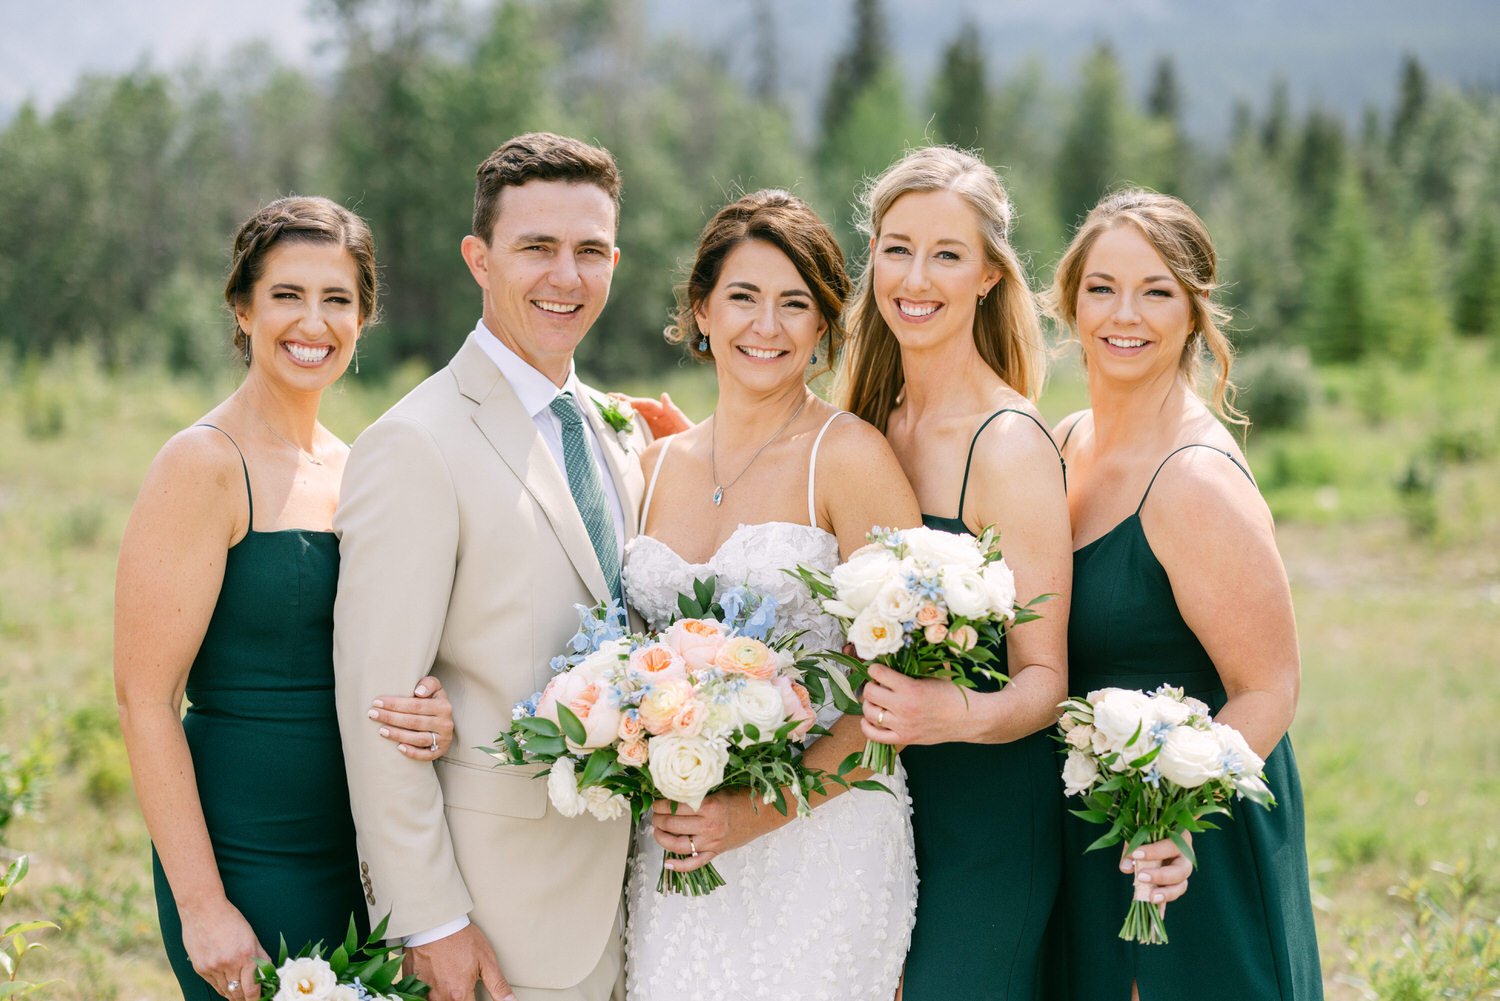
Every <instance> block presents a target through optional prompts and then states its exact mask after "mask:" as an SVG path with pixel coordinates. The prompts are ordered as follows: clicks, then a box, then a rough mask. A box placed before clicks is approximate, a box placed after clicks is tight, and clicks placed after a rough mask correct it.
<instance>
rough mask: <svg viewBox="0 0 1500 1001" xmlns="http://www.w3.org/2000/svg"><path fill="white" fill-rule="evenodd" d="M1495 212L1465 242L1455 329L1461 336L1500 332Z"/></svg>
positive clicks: (1484, 217)
mask: <svg viewBox="0 0 1500 1001" xmlns="http://www.w3.org/2000/svg"><path fill="white" fill-rule="evenodd" d="M1495 230H1496V227H1495V217H1494V214H1493V212H1487V213H1485V214H1484V215H1482V216H1480V218H1479V222H1478V224H1477V225H1476V226H1475V227H1474V231H1473V232H1472V233H1471V234H1470V235H1469V238H1468V239H1467V240H1466V241H1465V243H1464V248H1463V256H1462V257H1461V258H1460V261H1459V265H1458V277H1457V281H1456V282H1455V286H1454V301H1453V326H1454V329H1456V330H1457V331H1458V332H1459V333H1461V334H1469V335H1474V334H1496V333H1500V239H1497V234H1496V232H1495Z"/></svg>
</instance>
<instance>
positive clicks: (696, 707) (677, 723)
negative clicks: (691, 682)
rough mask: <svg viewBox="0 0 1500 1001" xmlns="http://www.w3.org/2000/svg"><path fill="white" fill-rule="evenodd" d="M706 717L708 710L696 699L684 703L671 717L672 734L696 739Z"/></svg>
mask: <svg viewBox="0 0 1500 1001" xmlns="http://www.w3.org/2000/svg"><path fill="white" fill-rule="evenodd" d="M707 716H708V710H707V709H706V708H705V707H704V705H703V703H701V702H699V701H698V700H697V699H694V700H693V701H692V702H688V703H685V704H684V705H683V706H682V707H681V708H680V709H678V710H677V713H676V715H674V716H673V717H672V733H673V734H674V735H675V736H678V737H696V736H698V734H700V733H702V732H703V723H704V720H705V719H706V718H707Z"/></svg>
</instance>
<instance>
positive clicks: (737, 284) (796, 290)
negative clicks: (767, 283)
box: [724, 282, 812, 299]
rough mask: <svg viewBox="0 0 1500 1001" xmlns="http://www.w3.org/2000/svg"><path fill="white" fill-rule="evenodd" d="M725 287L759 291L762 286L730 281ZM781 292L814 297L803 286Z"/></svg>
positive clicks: (806, 297)
mask: <svg viewBox="0 0 1500 1001" xmlns="http://www.w3.org/2000/svg"><path fill="white" fill-rule="evenodd" d="M724 287H725V288H742V289H744V290H745V291H747V292H759V291H760V286H759V285H753V284H751V283H750V282H730V283H729V284H728V285H726V286H724ZM781 294H782V295H799V296H802V297H803V298H804V299H811V298H812V293H811V292H809V291H807V289H803V288H789V289H787V290H786V291H784V292H782V293H781Z"/></svg>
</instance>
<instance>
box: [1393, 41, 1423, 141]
mask: <svg viewBox="0 0 1500 1001" xmlns="http://www.w3.org/2000/svg"><path fill="white" fill-rule="evenodd" d="M1426 109H1427V71H1426V70H1424V69H1422V64H1421V63H1419V62H1417V58H1416V56H1413V55H1411V54H1408V55H1407V56H1406V59H1405V60H1404V61H1403V62H1402V64H1401V99H1400V103H1398V104H1397V106H1396V115H1395V118H1394V119H1392V121H1391V155H1392V157H1393V158H1396V159H1400V157H1401V154H1402V153H1403V152H1405V150H1406V146H1407V144H1408V143H1409V142H1410V141H1411V138H1412V134H1413V133H1414V132H1415V130H1416V127H1417V123H1418V122H1419V121H1420V120H1421V118H1422V113H1423V112H1424V111H1425V110H1426Z"/></svg>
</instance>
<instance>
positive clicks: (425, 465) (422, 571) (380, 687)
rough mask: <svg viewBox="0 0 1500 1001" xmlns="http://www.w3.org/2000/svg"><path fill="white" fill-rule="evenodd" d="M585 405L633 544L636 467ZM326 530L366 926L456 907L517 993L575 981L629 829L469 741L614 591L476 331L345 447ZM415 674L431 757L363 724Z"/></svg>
mask: <svg viewBox="0 0 1500 1001" xmlns="http://www.w3.org/2000/svg"><path fill="white" fill-rule="evenodd" d="M582 409H583V410H584V412H585V415H586V419H588V420H590V421H591V422H592V423H593V425H594V432H595V434H596V435H597V436H598V437H599V440H600V443H601V445H602V446H603V451H604V453H605V456H606V458H607V460H608V466H609V469H608V470H607V473H608V474H609V475H611V476H613V477H614V481H615V486H616V489H617V491H618V493H619V497H620V503H621V506H622V507H623V508H624V514H625V525H626V532H627V538H628V537H629V536H631V535H634V534H635V531H636V516H637V511H638V510H639V507H640V498H641V491H642V482H641V473H640V467H639V465H638V463H637V460H636V457H635V456H634V455H632V454H630V453H629V452H627V451H626V450H625V449H624V448H623V447H622V446H621V445H620V442H619V441H618V439H617V436H616V434H615V432H614V431H613V430H612V429H611V428H609V427H608V425H606V424H605V423H604V422H603V421H602V419H601V418H600V417H599V414H598V413H597V412H596V410H595V408H593V407H590V406H587V405H585V406H583V407H582ZM637 423H639V422H637ZM334 528H335V530H336V531H337V532H338V533H339V537H340V543H339V552H340V557H341V566H340V573H339V590H338V600H337V602H336V604H335V606H334V672H335V677H336V681H337V697H338V707H339V709H338V712H339V727H340V730H341V732H342V733H343V743H344V761H345V765H346V767H347V769H348V773H349V792H350V801H351V803H352V805H353V808H354V822H355V827H356V829H357V832H358V840H359V856H360V871H361V874H362V875H363V877H364V880H365V899H366V903H367V904H368V905H369V910H370V916H371V920H372V921H376V920H379V919H380V918H381V917H383V916H384V915H385V914H386V913H387V912H389V913H390V924H389V926H388V927H387V935H388V936H390V937H392V938H395V937H399V936H404V935H410V934H413V933H416V932H420V931H425V930H427V929H431V928H436V927H438V926H439V925H442V924H444V923H446V922H448V921H451V920H453V919H455V918H458V917H460V916H462V915H464V914H468V915H469V916H470V918H471V920H473V921H474V923H476V924H477V925H478V926H479V927H480V929H481V930H482V931H483V932H484V934H485V936H486V937H487V938H488V939H489V941H490V943H491V944H492V945H493V946H494V947H495V951H496V953H497V954H498V956H499V960H500V968H501V970H502V972H504V974H505V976H506V977H507V978H509V980H510V981H511V983H512V984H514V985H516V986H518V987H519V986H526V987H540V988H552V989H557V988H565V987H570V986H572V985H574V984H577V983H578V982H579V981H580V980H582V979H583V978H584V977H585V976H587V975H588V974H589V972H590V971H591V970H593V969H594V966H595V964H596V963H597V962H598V961H599V959H600V957H601V956H602V955H603V953H604V951H605V949H606V948H613V947H614V943H613V941H612V931H611V930H612V927H613V924H614V921H615V917H616V914H617V912H618V908H619V902H620V890H621V885H622V882H623V877H624V869H625V857H626V851H627V847H628V844H629V833H630V831H629V819H628V818H626V819H622V820H618V821H613V822H609V823H604V822H600V821H598V820H595V819H594V818H592V817H589V816H584V817H578V818H574V819H568V818H564V817H561V816H559V815H558V813H557V811H556V810H554V809H553V808H552V806H551V804H550V803H549V802H548V799H547V789H546V782H545V779H536V778H533V777H531V776H533V775H534V774H535V772H536V771H537V769H536V768H535V767H528V768H519V769H518V768H496V767H493V763H494V760H495V759H493V758H491V757H490V756H489V755H487V754H484V753H483V752H482V751H480V750H479V749H478V748H479V747H480V746H484V745H488V744H490V743H491V742H492V741H493V740H494V739H495V737H496V736H497V735H498V734H499V733H500V732H501V731H502V730H504V729H506V728H507V727H509V726H510V722H511V708H512V706H514V705H515V703H517V702H519V701H521V700H523V699H525V698H527V697H529V696H530V695H531V694H532V693H534V692H536V691H538V690H539V689H541V688H542V687H543V686H544V685H545V684H546V682H547V681H548V679H549V678H550V677H551V671H550V669H549V666H548V664H549V661H550V660H551V658H552V657H553V656H555V655H557V654H559V653H562V652H563V651H564V647H565V645H566V643H567V640H568V639H569V638H570V637H571V636H572V635H573V634H574V632H576V631H577V626H578V615H577V612H576V611H575V610H574V607H573V606H574V605H575V604H583V605H592V604H594V603H596V602H598V601H600V600H602V599H604V598H605V597H607V596H608V590H607V587H606V584H605V581H604V574H603V571H602V570H601V569H600V568H599V562H598V559H597V558H596V557H595V555H594V550H593V547H592V545H591V544H590V542H589V537H588V532H587V531H586V529H585V528H584V525H583V520H582V518H581V517H580V516H579V514H578V510H577V508H576V507H575V506H574V503H573V498H572V495H571V494H570V493H569V491H568V483H567V479H566V476H565V475H564V474H563V472H562V471H561V470H559V469H558V467H557V463H556V461H555V460H554V459H553V457H552V454H551V453H550V452H549V451H548V449H547V445H546V443H545V442H544V441H543V440H542V437H541V435H540V434H539V433H538V432H537V429H536V426H535V424H533V423H532V419H531V415H530V414H528V413H527V412H526V410H525V408H524V407H522V406H521V404H520V402H519V400H517V398H516V396H515V394H514V392H513V391H512V390H511V388H510V385H509V383H507V382H506V381H505V379H504V378H503V377H502V376H501V374H500V372H499V369H498V368H496V366H495V365H494V363H493V362H491V361H490V360H489V358H488V357H486V356H485V354H484V352H483V350H482V349H481V348H480V347H479V345H478V344H477V343H476V342H475V341H474V339H473V336H472V335H471V336H470V337H469V339H468V340H467V341H466V342H465V343H464V345H463V347H462V348H461V349H460V350H459V352H458V354H457V355H455V356H454V358H453V360H452V362H450V363H449V365H448V367H447V368H445V369H443V370H442V371H440V372H438V373H437V374H435V375H434V376H432V377H431V378H430V379H428V380H426V381H425V382H423V383H422V384H421V385H419V386H418V387H417V388H416V389H414V390H412V392H411V393H410V394H408V395H407V396H406V397H405V398H404V399H402V400H401V401H400V402H399V403H397V404H396V405H395V406H394V407H392V408H391V409H390V410H389V411H388V412H387V413H386V414H385V415H384V416H382V417H381V418H380V419H379V420H377V421H376V422H375V423H374V424H372V425H371V426H370V427H369V428H368V429H367V430H366V431H365V432H364V433H363V434H362V435H360V436H359V439H358V440H357V441H356V442H355V443H354V448H353V451H352V452H351V454H350V456H349V463H348V467H347V469H346V471H345V473H344V482H343V491H342V497H341V500H340V503H339V509H338V515H337V517H336V518H335V519H334ZM429 672H430V673H432V674H434V675H436V676H437V677H438V678H440V679H441V680H442V682H443V685H444V687H445V688H446V689H447V692H448V697H449V698H450V699H451V700H452V702H453V722H454V737H453V745H452V747H451V748H450V749H449V751H448V753H447V755H445V756H444V757H443V758H442V759H441V760H439V761H437V762H435V763H431V764H429V763H427V762H418V761H412V760H410V759H407V758H405V757H403V756H402V755H400V754H398V753H396V752H395V750H394V748H393V747H392V745H391V744H390V742H388V741H385V740H382V739H381V738H380V736H379V735H378V733H377V732H376V728H375V727H374V726H373V725H372V724H371V723H370V721H369V719H368V718H367V715H366V714H367V712H368V709H369V705H370V701H371V699H373V698H375V697H376V696H377V695H380V694H390V693H402V692H408V691H410V690H411V688H412V686H413V685H414V684H415V683H416V682H417V680H418V679H419V678H421V677H422V676H423V675H425V674H427V673H429Z"/></svg>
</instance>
